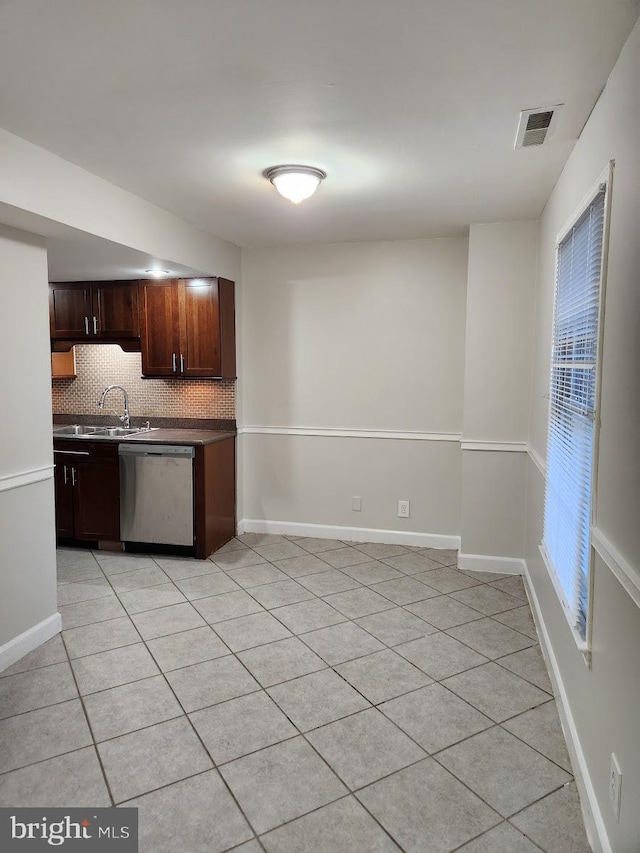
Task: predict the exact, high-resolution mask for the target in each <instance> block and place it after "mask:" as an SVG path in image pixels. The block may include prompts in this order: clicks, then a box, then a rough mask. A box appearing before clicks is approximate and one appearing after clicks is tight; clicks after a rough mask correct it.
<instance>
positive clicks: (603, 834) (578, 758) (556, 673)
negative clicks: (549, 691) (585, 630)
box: [524, 561, 613, 853]
mask: <svg viewBox="0 0 640 853" xmlns="http://www.w3.org/2000/svg"><path fill="white" fill-rule="evenodd" d="M524 580H525V585H526V588H527V594H528V596H529V603H530V605H531V612H532V614H533V618H534V620H535V623H536V628H537V629H538V635H539V637H540V647H541V649H542V653H543V655H544V658H545V661H546V663H547V669H548V670H549V674H550V676H551V683H552V684H553V692H554V695H555V697H556V700H557V701H556V705H557V707H558V713H559V715H560V722H561V724H562V730H563V732H564V736H565V740H566V742H567V747H568V749H569V755H570V758H571V764H572V766H573V769H574V771H575V779H576V784H577V786H578V790H579V793H580V803H581V805H582V812H583V817H584V822H585V829H586V832H587V837H588V839H589V843H590V844H591V847H592V848H593V850H594V853H613V848H612V846H611V842H610V841H609V836H608V834H607V830H606V827H605V824H604V820H603V819H602V813H601V811H600V806H599V805H598V800H597V798H596V792H595V789H594V787H593V782H592V781H591V776H590V774H589V768H588V767H587V761H586V758H585V756H584V752H583V749H582V745H581V743H580V738H579V737H578V730H577V728H576V723H575V720H574V718H573V714H572V712H571V707H570V705H569V698H568V696H567V691H566V689H565V686H564V681H563V679H562V674H561V673H560V667H559V665H558V660H557V658H556V656H555V652H554V651H553V646H552V645H551V638H550V637H549V632H548V631H547V626H546V624H545V621H544V616H543V615H542V608H541V607H540V601H539V600H538V596H537V594H536V590H535V587H534V585H533V581H532V580H531V575H530V573H529V567H528V566H527V563H526V561H524Z"/></svg>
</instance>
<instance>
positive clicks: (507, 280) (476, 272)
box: [461, 222, 538, 571]
mask: <svg viewBox="0 0 640 853" xmlns="http://www.w3.org/2000/svg"><path fill="white" fill-rule="evenodd" d="M537 253H538V223H537V222H510V223H491V224H482V225H472V226H471V228H470V230H469V272H468V283H467V313H466V337H465V370H464V423H463V443H462V454H463V460H462V531H461V534H462V542H461V552H462V556H461V562H462V564H464V565H466V566H467V567H468V568H479V569H490V568H491V567H492V564H493V565H494V567H495V569H496V570H497V569H502V570H504V571H518V570H519V568H520V566H519V561H521V560H522V558H523V557H524V517H525V505H526V476H527V460H526V457H525V453H526V443H527V438H528V429H529V423H528V421H529V403H530V387H531V372H532V344H533V329H534V325H533V317H534V313H535V291H536V267H537ZM492 557H499V558H501V560H500V561H495V560H491V558H492ZM487 558H489V559H487ZM505 561H506V562H505Z"/></svg>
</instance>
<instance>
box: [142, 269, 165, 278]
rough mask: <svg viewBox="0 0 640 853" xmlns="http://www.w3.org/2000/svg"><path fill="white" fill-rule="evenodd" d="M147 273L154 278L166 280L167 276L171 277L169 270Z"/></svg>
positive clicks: (149, 271)
mask: <svg viewBox="0 0 640 853" xmlns="http://www.w3.org/2000/svg"><path fill="white" fill-rule="evenodd" d="M145 272H146V273H147V275H150V276H153V278H164V277H165V275H169V270H145Z"/></svg>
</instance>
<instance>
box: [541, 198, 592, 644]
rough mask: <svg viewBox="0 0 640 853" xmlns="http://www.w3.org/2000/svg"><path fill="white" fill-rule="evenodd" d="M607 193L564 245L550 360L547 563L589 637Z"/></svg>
mask: <svg viewBox="0 0 640 853" xmlns="http://www.w3.org/2000/svg"><path fill="white" fill-rule="evenodd" d="M604 221H605V188H604V187H600V189H599V191H598V193H597V195H596V196H595V198H594V199H593V200H592V201H591V203H590V204H589V205H588V207H587V208H586V210H585V211H584V212H583V213H582V215H581V216H580V217H579V218H578V220H577V221H576V223H575V224H574V225H573V227H572V228H571V229H570V230H569V232H568V233H567V234H566V236H565V237H564V238H563V239H562V241H561V242H560V244H559V245H558V255H557V273H556V285H555V306H554V322H553V344H552V354H551V380H550V411H549V436H548V445H547V484H546V493H545V509H544V540H543V546H544V549H545V551H546V556H547V559H548V560H549V562H550V563H551V568H552V570H553V571H555V574H556V577H557V580H558V581H559V584H560V587H561V591H562V593H563V594H564V601H563V604H564V605H565V607H566V608H568V610H569V614H570V617H571V620H572V622H573V625H574V627H575V629H576V630H577V632H578V633H579V635H580V637H581V638H582V639H584V638H585V635H586V624H587V612H588V593H589V564H590V532H589V531H590V525H591V498H592V489H593V458H594V442H595V435H596V389H597V365H598V339H599V319H600V317H599V315H600V288H601V279H602V251H603V241H604Z"/></svg>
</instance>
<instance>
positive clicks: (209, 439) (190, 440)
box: [106, 429, 236, 444]
mask: <svg viewBox="0 0 640 853" xmlns="http://www.w3.org/2000/svg"><path fill="white" fill-rule="evenodd" d="M235 434H236V433H235V431H233V430H222V429H155V430H152V431H151V432H140V433H138V435H132V436H129V438H124V439H119V440H120V441H126V442H127V443H129V442H131V443H133V442H137V443H139V444H213V443H214V442H215V441H223V440H224V439H225V438H234V437H235ZM113 440H114V439H112V438H111V439H106V441H113Z"/></svg>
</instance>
